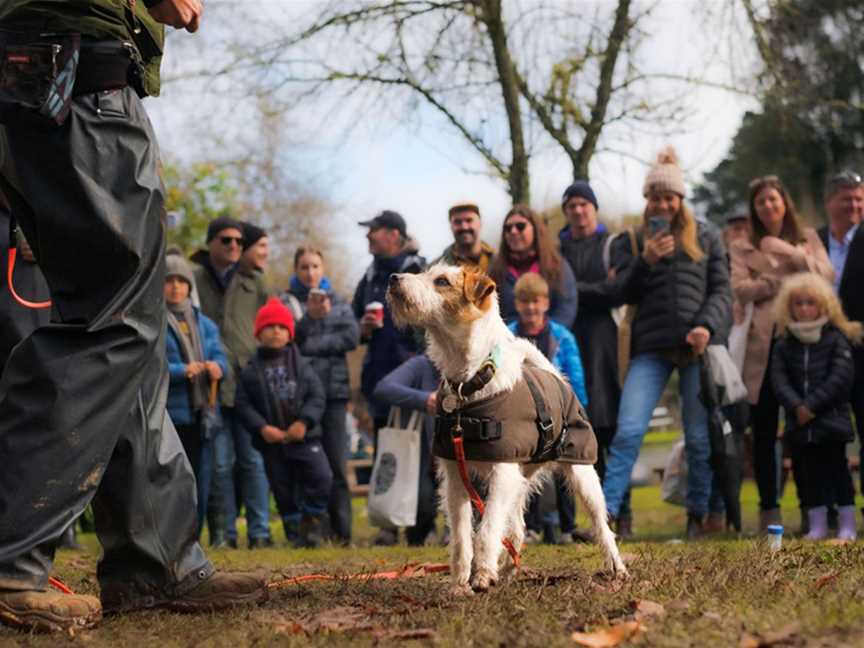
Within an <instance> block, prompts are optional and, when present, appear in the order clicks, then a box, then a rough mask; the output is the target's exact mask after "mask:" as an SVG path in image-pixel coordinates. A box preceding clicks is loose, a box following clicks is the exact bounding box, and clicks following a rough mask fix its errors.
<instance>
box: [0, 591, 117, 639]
mask: <svg viewBox="0 0 864 648" xmlns="http://www.w3.org/2000/svg"><path fill="white" fill-rule="evenodd" d="M101 619H102V604H101V603H100V602H99V599H98V598H96V597H95V596H87V595H85V594H63V593H62V592H54V591H52V590H47V591H45V592H39V591H36V590H27V591H2V592H0V623H4V624H5V625H9V626H12V627H14V628H21V629H23V630H35V631H37V632H59V631H65V630H69V629H71V628H92V627H93V626H95V625H96V624H97V623H99V621H100V620H101Z"/></svg>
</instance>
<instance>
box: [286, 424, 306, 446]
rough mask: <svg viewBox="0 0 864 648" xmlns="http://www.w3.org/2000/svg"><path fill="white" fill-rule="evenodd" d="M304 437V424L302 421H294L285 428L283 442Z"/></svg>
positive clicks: (295, 440) (296, 440) (299, 439)
mask: <svg viewBox="0 0 864 648" xmlns="http://www.w3.org/2000/svg"><path fill="white" fill-rule="evenodd" d="M305 438H306V424H305V423H304V422H303V421H294V422H293V423H292V424H291V425H289V426H288V429H287V430H285V443H291V442H300V441H302V440H303V439H305Z"/></svg>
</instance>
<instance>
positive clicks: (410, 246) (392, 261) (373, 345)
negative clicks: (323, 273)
mask: <svg viewBox="0 0 864 648" xmlns="http://www.w3.org/2000/svg"><path fill="white" fill-rule="evenodd" d="M358 225H361V226H362V227H368V228H369V230H368V232H367V234H366V238H367V240H368V241H369V252H370V253H371V254H372V256H373V261H372V264H371V265H370V266H369V267H368V268H367V270H366V272H365V274H364V275H363V278H362V279H361V280H360V283H359V284H358V285H357V290H356V291H355V292H354V300H353V302H352V307H353V310H354V316H355V317H356V318H357V319H358V320H359V322H360V335H361V342H362V343H365V344H366V345H368V346H367V349H366V357H365V358H364V360H363V373H362V376H361V381H360V386H361V391H362V392H363V395H364V396H365V397H366V399H367V401H368V402H369V413H370V415H371V416H372V418H373V420H374V421H375V429H376V430H377V429H378V428H379V427H382V426H383V425H384V424H385V423H386V421H387V412H388V409H389V408H388V407H387V406H386V405H383V404H379V403H377V402H376V401H375V400H374V399H373V398H372V392H373V391H374V390H375V385H377V384H378V381H379V380H380V379H381V378H383V377H384V376H386V375H387V374H388V373H390V372H391V371H392V370H393V369H395V368H396V367H398V366H399V365H400V364H402V363H403V362H404V361H405V360H407V359H408V358H409V357H411V356H412V355H414V354H415V353H417V351H418V344H417V340H416V339H415V337H414V336H413V335H412V333H411V332H410V331H400V330H398V329H397V328H396V327H395V326H394V324H393V320H392V319H391V317H390V310H389V309H388V308H387V306H386V300H385V298H384V295H385V293H386V292H387V284H388V282H389V280H390V275H391V274H394V273H400V272H411V273H419V272H422V271H423V270H424V269H425V267H426V259H424V258H423V257H422V256H419V255H418V254H417V252H418V248H417V244H416V243H415V242H414V240H413V239H411V238H410V237H409V236H408V233H407V228H406V226H405V219H404V218H402V216H401V215H399V214H398V213H396V212H395V211H390V210H385V211H382V212H381V213H380V214H378V215H377V216H375V218H372V219H371V220H367V221H361V222H359V223H358Z"/></svg>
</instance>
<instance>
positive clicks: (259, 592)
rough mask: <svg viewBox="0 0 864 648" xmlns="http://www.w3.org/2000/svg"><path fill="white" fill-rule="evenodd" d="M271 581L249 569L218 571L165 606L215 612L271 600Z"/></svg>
mask: <svg viewBox="0 0 864 648" xmlns="http://www.w3.org/2000/svg"><path fill="white" fill-rule="evenodd" d="M267 595H268V592H267V583H265V582H264V580H263V579H262V578H260V577H258V576H253V575H252V574H249V573H245V572H235V573H231V572H216V573H215V574H213V575H212V576H211V577H210V578H208V579H207V580H205V581H204V582H203V583H201V584H200V585H199V586H198V587H196V588H195V589H192V590H189V591H188V592H186V593H185V594H183V595H182V596H178V597H177V598H175V599H171V600H169V601H167V602H166V603H165V604H164V605H162V606H161V607H164V608H166V609H169V610H174V611H175V612H192V613H195V612H212V611H214V610H224V609H226V608H231V607H237V606H239V605H249V604H252V603H263V602H264V601H266V600H267Z"/></svg>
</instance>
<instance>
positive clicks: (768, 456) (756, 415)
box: [750, 360, 780, 511]
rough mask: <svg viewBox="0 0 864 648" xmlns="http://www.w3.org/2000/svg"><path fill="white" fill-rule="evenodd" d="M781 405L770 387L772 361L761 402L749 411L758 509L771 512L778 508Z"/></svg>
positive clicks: (764, 383) (768, 368)
mask: <svg viewBox="0 0 864 648" xmlns="http://www.w3.org/2000/svg"><path fill="white" fill-rule="evenodd" d="M779 418H780V404H779V403H778V402H777V397H776V396H775V395H774V389H773V388H772V387H771V361H770V360H769V361H768V367H767V368H766V369H765V378H764V379H763V380H762V389H761V390H760V391H759V402H758V403H756V404H755V405H753V406H752V407H751V408H750V423H751V425H752V429H753V473H754V474H755V477H756V486H757V487H758V489H759V509H760V510H762V511H768V510H771V509H775V508H778V507H779V505H780V504H779V502H778V495H779V494H778V484H779V481H780V479H779V476H780V466H779V465H778V461H777V425H778V423H779Z"/></svg>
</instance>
